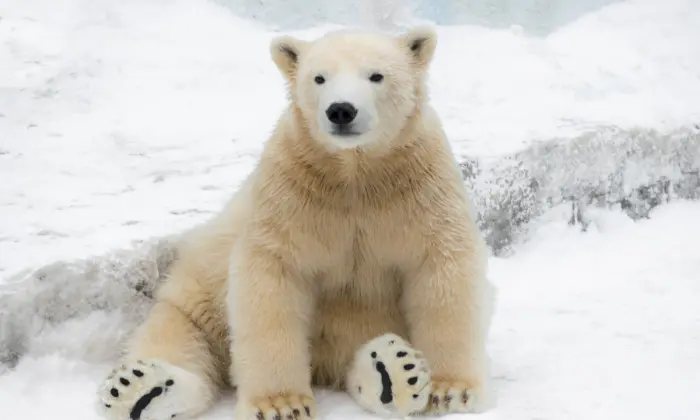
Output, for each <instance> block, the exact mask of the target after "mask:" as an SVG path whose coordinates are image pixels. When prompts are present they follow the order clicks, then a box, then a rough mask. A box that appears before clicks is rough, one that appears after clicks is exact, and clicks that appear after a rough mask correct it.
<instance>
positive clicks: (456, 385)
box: [425, 378, 480, 415]
mask: <svg viewBox="0 0 700 420" xmlns="http://www.w3.org/2000/svg"><path fill="white" fill-rule="evenodd" d="M479 394H480V392H479V390H478V388H476V387H472V386H469V385H468V384H467V383H464V382H460V381H450V380H441V379H436V378H434V379H433V383H432V389H431V390H430V400H429V402H428V406H427V407H426V410H425V412H426V414H431V415H441V414H448V413H474V412H479V411H480V410H479V408H478V405H477V402H478V400H479V399H480V398H479V397H480V395H479Z"/></svg>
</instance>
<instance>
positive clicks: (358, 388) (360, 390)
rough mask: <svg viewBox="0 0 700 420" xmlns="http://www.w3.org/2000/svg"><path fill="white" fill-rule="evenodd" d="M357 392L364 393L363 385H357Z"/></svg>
mask: <svg viewBox="0 0 700 420" xmlns="http://www.w3.org/2000/svg"><path fill="white" fill-rule="evenodd" d="M357 392H358V393H360V394H362V387H361V386H358V387H357Z"/></svg>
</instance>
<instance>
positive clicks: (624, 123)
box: [0, 0, 700, 420]
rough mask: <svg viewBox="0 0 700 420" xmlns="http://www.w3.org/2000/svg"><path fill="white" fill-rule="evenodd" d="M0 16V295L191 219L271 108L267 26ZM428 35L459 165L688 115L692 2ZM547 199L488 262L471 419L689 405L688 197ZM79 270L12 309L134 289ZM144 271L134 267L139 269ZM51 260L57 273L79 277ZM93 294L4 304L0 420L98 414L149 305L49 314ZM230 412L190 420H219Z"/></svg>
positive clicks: (101, 16) (212, 196)
mask: <svg viewBox="0 0 700 420" xmlns="http://www.w3.org/2000/svg"><path fill="white" fill-rule="evenodd" d="M0 11H2V13H1V18H0V302H3V301H2V298H3V296H5V297H7V296H8V295H9V293H10V290H12V291H13V292H14V293H20V292H18V291H17V290H20V291H21V289H17V287H21V286H22V285H23V284H24V283H17V284H10V283H9V282H10V279H16V278H20V279H21V278H22V276H21V274H19V273H20V271H21V270H23V269H36V268H39V267H42V266H45V265H47V264H51V263H54V262H56V261H59V262H60V261H68V260H72V259H84V258H92V257H93V256H94V258H96V259H97V261H101V260H99V259H100V258H102V257H101V256H102V255H103V254H107V253H109V252H112V251H113V250H115V249H120V248H128V247H129V246H130V244H131V241H137V240H138V241H142V240H151V239H153V238H159V237H162V236H164V235H170V234H174V233H177V232H180V231H182V230H184V229H186V228H188V227H190V226H192V225H194V224H196V223H198V222H201V221H202V220H204V219H205V218H207V217H209V216H210V215H211V214H212V213H213V212H216V211H217V210H218V209H219V208H220V207H221V205H222V204H223V203H224V202H225V201H226V200H227V199H228V197H229V196H230V194H231V192H232V191H233V190H234V189H235V187H236V186H237V185H238V184H239V182H240V181H241V180H242V178H243V177H244V176H245V175H246V174H247V173H248V171H250V170H251V169H252V167H253V165H254V164H255V159H256V157H257V154H258V153H259V152H260V150H261V147H262V144H263V142H264V141H265V139H266V137H267V135H268V134H269V132H270V128H271V126H272V124H273V123H274V121H275V119H276V118H277V114H278V112H279V111H280V110H281V109H282V107H283V105H284V92H283V84H282V79H281V77H280V76H279V74H278V72H277V70H276V69H275V68H274V65H273V64H272V62H271V60H270V59H269V53H268V43H269V40H270V39H271V37H272V36H273V35H274V33H273V32H271V31H270V30H269V29H267V28H265V27H263V26H262V25H260V24H258V23H253V22H250V21H246V20H243V19H240V18H237V17H235V16H234V15H232V14H231V13H230V10H229V9H227V8H226V7H225V6H224V5H223V4H222V2H218V3H217V2H210V1H206V0H140V1H139V0H120V1H108V0H52V1H49V0H22V1H15V0H0ZM333 27H334V26H330V25H326V26H319V27H315V28H309V29H304V30H299V31H296V32H293V34H296V35H298V36H301V37H304V38H312V37H315V36H317V35H319V34H321V33H323V32H325V31H326V30H328V29H331V28H333ZM437 29H438V33H439V36H440V38H439V46H438V51H437V55H436V58H435V61H434V65H433V70H432V74H431V78H430V86H431V92H432V98H433V104H434V106H435V107H436V108H437V110H438V112H439V113H440V115H441V116H442V118H443V121H444V124H445V129H446V131H447V133H448V135H449V137H450V139H451V140H452V143H453V146H454V148H455V151H456V152H457V153H458V155H460V156H463V155H469V156H476V157H479V158H498V157H500V156H507V155H510V154H512V153H514V152H518V151H521V150H524V149H526V148H528V147H529V146H530V145H532V144H533V143H535V142H539V141H544V140H552V139H561V140H562V141H565V140H567V139H571V138H574V137H577V136H580V135H582V134H585V133H589V132H592V131H593V132H595V131H596V130H598V129H599V128H600V127H607V126H612V127H617V128H618V129H620V130H622V131H624V130H634V129H638V128H642V129H650V130H658V131H659V132H660V133H662V134H664V133H671V132H673V131H674V130H677V129H682V128H685V127H688V126H693V125H695V124H698V123H700V49H699V47H698V44H697V40H698V39H700V3H699V2H697V1H694V0H669V1H667V2H665V3H663V4H662V3H660V2H658V1H656V0H628V1H625V2H621V3H617V4H613V5H610V6H607V7H605V8H602V9H599V10H595V11H592V12H590V13H588V14H586V15H584V16H582V17H580V18H579V19H577V20H576V21H574V22H572V23H569V24H567V25H565V26H562V27H560V28H558V29H557V30H555V31H553V32H551V33H548V34H547V35H545V36H535V35H532V34H529V33H527V32H526V31H524V30H523V28H520V27H517V26H513V27H510V28H505V29H494V28H487V27H481V26H473V25H472V26H440V27H438V28H437ZM696 149H697V148H696ZM696 149H693V150H696ZM689 150H691V149H689ZM565 212H566V209H564V208H561V207H557V208H554V209H552V210H550V211H549V212H548V213H547V214H545V215H544V216H543V217H542V218H540V219H538V220H536V221H533V222H532V224H533V225H535V228H534V229H533V230H532V232H533V233H532V236H531V237H529V238H528V239H529V240H528V241H527V242H526V243H524V244H521V245H519V246H518V247H517V249H516V252H515V253H514V255H512V256H510V257H509V258H495V257H494V258H493V259H492V261H491V269H490V277H491V279H492V280H493V281H494V283H495V284H496V285H497V287H498V290H499V292H498V298H499V301H498V307H497V311H496V318H495V320H494V324H493V332H492V335H491V339H490V347H491V354H492V357H493V359H494V377H495V380H496V387H497V390H498V393H499V401H498V406H497V408H496V409H495V410H493V411H492V412H489V413H487V414H484V415H482V417H485V418H514V419H518V418H533V419H535V418H537V419H562V418H566V419H572V420H575V419H578V418H581V419H584V418H585V419H586V420H591V419H596V418H601V419H609V418H615V419H619V420H626V419H633V418H634V419H635V420H638V419H646V418H654V417H656V418H658V417H662V416H663V417H664V418H670V419H674V420H685V419H688V420H689V419H691V418H696V417H697V413H698V412H699V409H700V402H698V401H700V400H698V399H697V398H696V396H695V395H696V390H697V389H700V388H699V385H700V351H699V350H700V311H699V310H698V309H697V301H698V297H700V282H699V280H700V258H699V257H698V253H697V251H696V249H697V245H696V244H697V238H698V237H700V218H698V217H697V215H698V214H700V204H698V203H697V202H684V201H679V202H675V203H671V204H665V205H663V206H661V207H658V208H656V209H654V210H653V211H652V213H651V215H650V216H651V218H650V219H649V220H641V221H638V222H632V221H631V220H630V219H629V218H627V217H626V216H625V215H624V214H623V213H622V212H620V211H615V210H591V211H590V212H589V213H588V214H587V217H588V218H589V221H590V222H591V224H590V225H589V227H588V230H587V231H586V232H585V233H582V232H581V231H580V230H579V229H578V228H577V227H570V226H568V225H567V224H566V223H565V222H566V221H567V220H568V217H569V214H568V213H567V214H564V213H565ZM86 264H87V263H86ZM90 264H92V262H89V264H87V267H88V268H90V267H92V268H94V267H98V268H99V271H100V272H105V273H108V275H105V278H104V279H102V280H101V281H100V282H99V283H95V284H87V283H86V284H82V283H76V284H73V285H68V284H64V283H61V282H60V281H58V280H55V283H54V284H58V285H61V287H63V289H62V290H61V291H62V294H61V296H56V297H52V296H47V293H48V292H49V291H51V292H54V290H53V289H50V288H48V289H36V290H33V291H31V293H29V291H26V295H27V296H31V299H33V300H31V301H28V302H25V303H24V306H23V307H22V308H25V309H26V308H31V309H32V310H34V311H39V310H44V309H45V311H46V312H51V311H52V310H54V309H55V308H54V307H52V306H51V305H52V304H54V305H55V304H57V303H56V302H60V303H61V304H62V305H65V302H68V301H70V299H71V298H74V297H79V296H80V293H81V291H82V292H83V293H87V292H89V294H90V297H91V299H95V300H96V301H99V302H100V305H103V306H100V307H101V308H104V307H108V308H114V302H117V301H119V300H120V299H127V298H128V296H130V295H128V294H127V293H126V290H127V289H124V288H120V285H119V284H116V283H114V282H112V283H110V282H109V281H110V280H113V279H114V278H115V277H116V276H118V275H119V272H118V271H117V272H116V273H114V272H111V271H110V270H109V269H108V268H105V267H106V266H108V265H109V264H108V263H106V262H103V263H101V264H97V263H96V264H97V265H90ZM134 265H136V266H138V265H139V263H138V262H134ZM159 266H160V264H155V265H148V264H146V265H145V266H144V267H143V268H142V270H143V271H144V272H147V275H148V276H151V277H157V276H158V267H159ZM64 268H65V270H64V271H65V273H62V275H63V277H61V279H62V281H68V280H69V279H71V278H72V277H70V275H73V276H75V275H76V274H75V271H76V270H77V271H78V272H79V271H80V270H84V271H85V272H87V271H89V270H88V268H86V267H83V266H67V267H64ZM154 273H155V274H154ZM69 274H70V275H69ZM15 276H17V277H15ZM54 276H56V272H54ZM85 278H86V279H89V278H90V277H89V276H87V274H86V275H85ZM3 283H4V284H3ZM26 284H29V283H28V282H27V283H26ZM105 285H107V286H108V287H107V286H105ZM10 286H11V287H10ZM26 287H29V286H26ZM32 287H33V286H32ZM3 293H4V294H3ZM18 296H20V297H21V295H18ZM20 302H21V300H20ZM105 302H107V303H105ZM15 303H16V302H15ZM89 303H90V302H88V303H85V302H81V303H76V304H75V307H71V308H69V309H70V310H68V311H67V312H65V313H63V312H61V313H59V312H58V311H57V312H56V313H49V314H42V316H44V317H45V318H46V319H47V320H48V321H45V320H44V319H43V318H42V320H37V319H33V318H32V317H31V315H32V314H27V313H26V311H25V312H21V309H22V308H20V307H15V306H12V307H11V308H13V310H17V311H18V312H19V313H22V316H26V319H25V318H21V321H22V322H26V325H27V326H26V328H25V330H26V331H31V334H33V336H32V337H31V342H30V343H29V344H28V350H27V355H26V356H25V357H24V358H22V359H20V361H19V365H17V366H16V368H15V369H14V370H12V371H10V372H6V373H4V374H3V373H2V372H1V370H2V366H3V365H2V364H0V418H5V417H13V418H29V419H32V418H43V417H46V416H48V415H51V416H52V417H54V418H55V417H58V418H64V417H65V418H69V417H70V418H71V419H74V420H79V419H82V418H85V419H93V418H95V416H94V414H93V412H92V411H91V410H92V407H91V405H90V404H91V402H92V398H93V396H94V391H95V389H96V385H97V384H98V382H99V381H100V380H101V379H102V377H103V374H104V373H105V372H106V371H107V370H108V369H109V368H110V367H111V366H110V364H111V363H112V362H113V358H114V354H113V353H112V352H111V351H110V350H108V349H111V350H113V347H114V343H116V342H118V340H119V339H121V338H122V337H123V335H124V334H125V333H126V332H125V331H124V330H125V329H126V328H127V327H128V326H129V325H131V323H133V322H135V319H136V318H137V317H136V315H134V316H131V315H128V311H126V309H133V310H136V309H134V308H137V307H138V308H141V307H142V306H139V305H144V303H143V302H137V303H135V304H134V306H133V307H131V306H129V305H125V308H126V309H124V308H122V309H124V312H123V313H122V312H119V311H114V312H110V311H94V313H90V314H89V315H86V316H84V317H82V318H76V319H73V320H66V319H64V318H65V317H67V316H68V315H70V314H77V313H79V314H81V315H85V313H86V312H85V311H90V310H93V309H92V308H91V307H90V305H89ZM43 305H46V308H44V307H43ZM81 305H82V306H81ZM110 305H111V306H110ZM8 307H9V306H8ZM5 309H7V308H5ZM64 309H65V308H64ZM71 311H73V312H71ZM81 311H83V312H81ZM2 315H3V308H2V307H1V306H0V327H3V328H8V330H6V331H0V344H3V343H6V342H7V341H3V340H4V339H5V338H6V335H7V334H10V335H11V334H12V331H9V327H7V325H8V324H4V323H3V318H2ZM58 315H60V317H64V318H61V319H60V321H61V322H60V323H59V324H58V325H50V324H51V322H50V321H52V320H53V322H56V320H55V318H56V316H58ZM52 316H53V318H52ZM60 317H59V318H60ZM10 325H11V324H10ZM8 331H9V333H8ZM26 331H25V332H26ZM3 350H5V349H3V348H0V356H2V353H3ZM319 395H321V396H322V398H321V412H322V414H324V415H327V417H326V418H329V419H334V418H338V419H340V418H349V417H352V418H370V417H369V416H367V415H366V414H363V413H362V412H361V410H360V409H359V407H357V406H356V405H355V404H354V403H352V402H350V400H349V399H348V398H347V397H345V396H343V395H340V394H334V393H328V392H320V394H319ZM232 404H233V400H232V399H227V400H225V401H224V402H222V403H221V404H220V405H219V406H217V408H216V409H215V410H214V411H213V412H211V413H209V414H208V415H207V416H204V417H203V418H204V419H219V418H221V419H223V418H230V417H231V415H232V414H231V413H232V410H231V409H232ZM456 417H459V416H456Z"/></svg>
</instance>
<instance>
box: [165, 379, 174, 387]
mask: <svg viewBox="0 0 700 420" xmlns="http://www.w3.org/2000/svg"><path fill="white" fill-rule="evenodd" d="M173 384H175V381H173V380H172V379H168V380H167V381H165V386H173Z"/></svg>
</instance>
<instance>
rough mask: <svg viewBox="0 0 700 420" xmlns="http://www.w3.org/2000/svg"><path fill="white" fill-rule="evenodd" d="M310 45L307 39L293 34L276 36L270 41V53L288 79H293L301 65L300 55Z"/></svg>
mask: <svg viewBox="0 0 700 420" xmlns="http://www.w3.org/2000/svg"><path fill="white" fill-rule="evenodd" d="M307 45H308V42H307V41H302V40H300V39H296V38H294V37H291V36H280V37H276V38H275V39H273V40H272V42H271V43H270V53H271V54H272V60H273V61H274V62H275V64H276V65H277V68H279V70H280V72H282V74H283V75H284V76H285V77H287V78H288V79H293V78H294V76H295V75H296V72H297V68H298V66H299V57H300V56H301V54H302V53H303V52H304V50H305V49H306V47H307Z"/></svg>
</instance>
